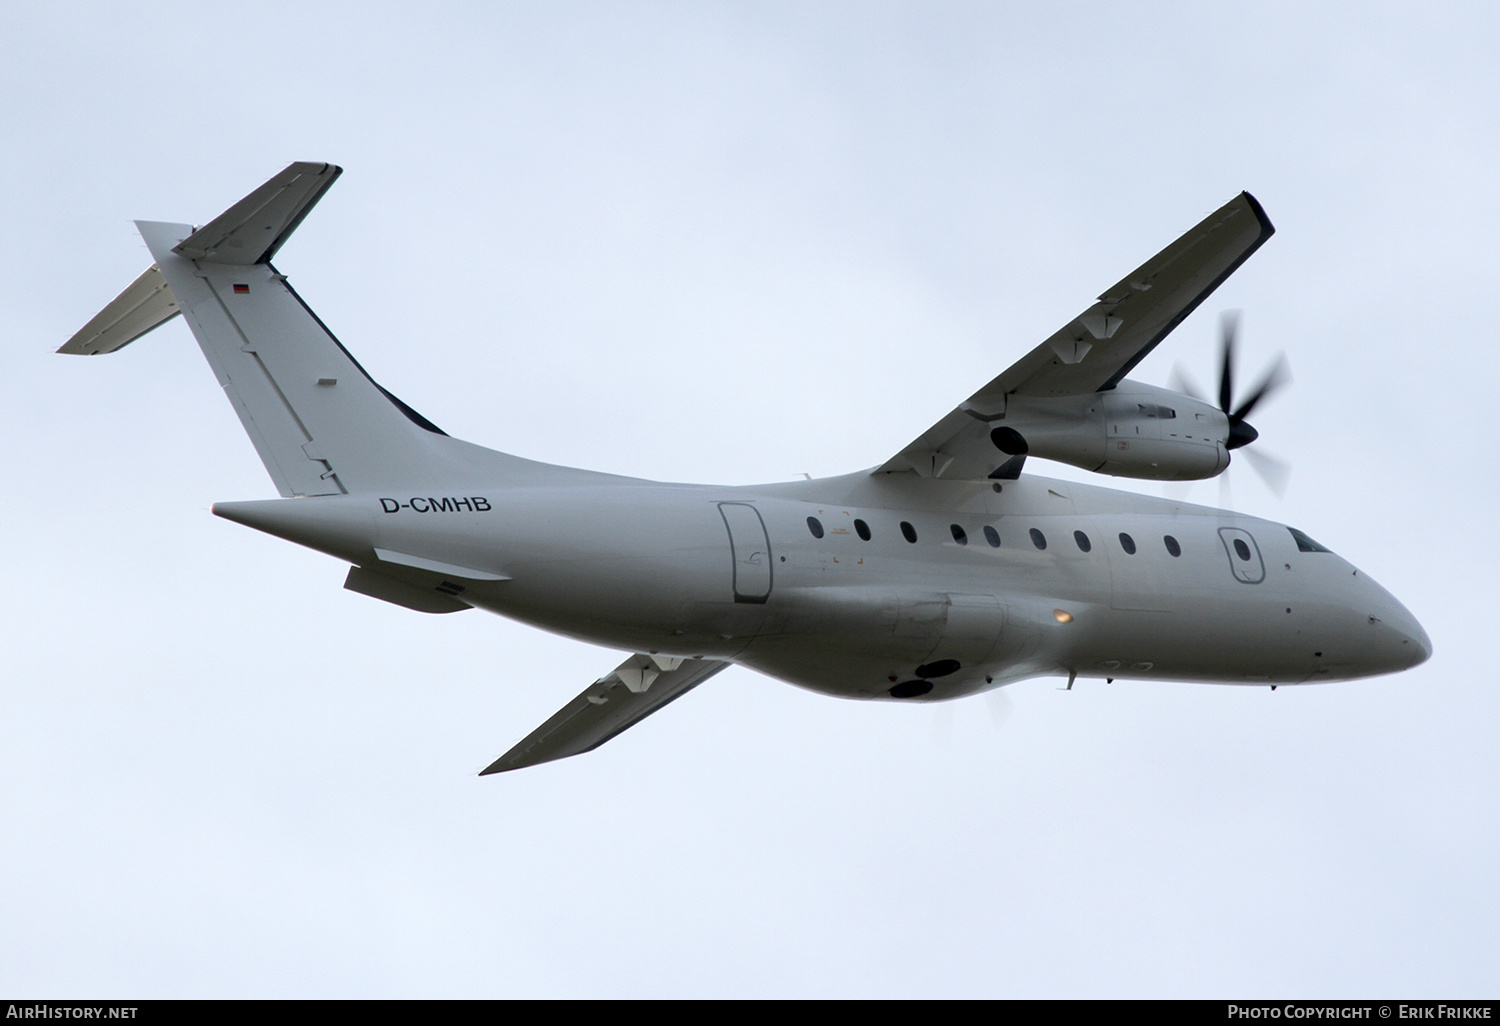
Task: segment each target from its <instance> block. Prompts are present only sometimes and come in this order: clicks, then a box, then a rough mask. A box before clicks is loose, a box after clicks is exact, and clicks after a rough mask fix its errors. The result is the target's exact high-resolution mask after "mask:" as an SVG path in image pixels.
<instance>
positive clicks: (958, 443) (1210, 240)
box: [875, 192, 1276, 478]
mask: <svg viewBox="0 0 1500 1026" xmlns="http://www.w3.org/2000/svg"><path fill="white" fill-rule="evenodd" d="M1275 231H1276V229H1275V228H1274V227H1273V226H1272V224H1271V221H1270V219H1269V218H1267V217H1266V212H1265V211H1264V210H1263V209H1262V208H1261V205H1260V204H1259V203H1257V202H1256V200H1255V197H1253V196H1251V195H1250V194H1249V193H1248V192H1242V193H1240V194H1239V195H1238V196H1236V197H1235V198H1234V199H1232V200H1230V201H1229V202H1228V203H1226V204H1224V206H1222V207H1220V208H1219V209H1218V210H1216V211H1214V212H1213V213H1212V214H1210V215H1209V216H1208V217H1205V218H1204V219H1203V220H1202V221H1200V222H1199V223H1198V224H1197V225H1196V226H1195V227H1194V228H1192V229H1191V230H1189V231H1188V232H1186V233H1185V234H1183V235H1182V236H1181V237H1180V238H1178V239H1177V241H1176V242H1173V243H1172V244H1171V245H1170V246H1168V247H1167V248H1166V249H1164V250H1162V251H1161V252H1160V253H1158V254H1156V256H1154V257H1152V258H1151V259H1150V260H1147V261H1146V262H1145V263H1144V264H1142V265H1141V266H1140V267H1138V268H1136V269H1135V270H1134V271H1132V272H1131V273H1130V274H1129V275H1127V276H1126V277H1124V278H1122V279H1121V280H1120V281H1119V282H1118V283H1116V284H1115V285H1114V286H1113V287H1111V288H1109V289H1106V290H1105V291H1104V292H1103V293H1102V294H1101V295H1100V296H1099V299H1098V301H1097V302H1096V303H1094V305H1093V306H1091V307H1089V308H1088V309H1087V310H1085V311H1084V312H1083V313H1081V314H1079V315H1078V316H1077V317H1075V318H1073V319H1072V320H1071V321H1069V322H1068V323H1067V324H1065V325H1064V326H1063V327H1062V328H1061V329H1059V330H1058V331H1056V332H1054V333H1053V335H1052V336H1051V337H1050V338H1048V339H1047V340H1046V341H1045V342H1043V343H1042V344H1041V345H1039V346H1037V347H1036V348H1035V349H1033V350H1032V351H1031V352H1029V353H1027V354H1026V355H1025V356H1023V357H1022V358H1021V359H1020V360H1018V361H1016V362H1015V363H1014V364H1012V365H1011V366H1010V367H1009V368H1007V369H1006V370H1004V371H1002V372H1001V374H1000V375H999V376H998V377H997V378H995V379H994V380H993V381H991V382H990V383H989V384H987V385H985V386H984V387H983V388H981V389H980V390H979V391H977V392H975V393H974V394H973V395H971V396H970V397H969V398H968V399H967V400H966V401H965V402H963V403H962V404H960V405H959V407H958V408H957V409H955V410H953V411H952V412H951V413H949V414H948V415H947V416H946V417H944V418H943V419H942V420H940V421H938V422H937V423H936V424H934V425H933V426H932V427H931V428H929V429H928V430H927V431H925V432H923V434H922V436H921V437H920V438H917V439H916V440H915V441H913V442H912V443H911V444H910V445H908V446H907V447H906V448H905V449H902V450H901V451H900V452H899V453H897V454H896V455H895V456H893V457H891V458H890V459H889V460H887V461H886V462H885V463H883V464H881V466H879V467H878V468H876V470H875V473H877V474H881V473H885V474H890V473H901V472H907V473H916V474H918V475H920V476H922V477H940V476H946V477H950V478H983V477H987V476H989V475H990V474H991V473H992V472H994V470H995V468H996V467H997V466H998V465H999V464H1001V463H1003V462H1005V460H1004V457H1003V455H1002V454H1001V453H998V452H997V451H996V449H995V446H994V445H993V444H992V443H991V442H990V438H989V433H990V428H991V426H992V422H994V421H996V420H999V419H1001V418H1002V417H1003V416H1004V414H1005V405H1006V401H1007V397H1008V396H1011V395H1023V396H1038V397H1056V396H1072V395H1087V394H1089V393H1092V392H1103V391H1108V390H1109V389H1112V388H1114V387H1115V386H1116V385H1117V384H1119V383H1120V381H1121V380H1122V379H1123V378H1124V377H1125V375H1126V374H1129V373H1130V371H1131V370H1132V369H1133V368H1134V367H1135V365H1136V364H1138V363H1140V362H1141V360H1143V359H1145V357H1146V355H1147V354H1148V353H1150V352H1151V350H1153V349H1155V348H1156V346H1157V344H1158V343H1160V342H1161V340H1162V339H1164V338H1166V337H1167V335H1168V334H1169V333H1170V332H1171V331H1172V329H1173V328H1175V327H1177V325H1178V324H1181V323H1182V321H1183V319H1184V318H1185V317H1187V315H1188V314H1190V313H1192V312H1193V311H1194V310H1195V309H1197V307H1198V305H1199V304H1200V303H1202V302H1203V301H1204V300H1205V299H1207V298H1208V297H1209V296H1210V295H1212V294H1213V291H1214V290H1215V289H1217V288H1218V287H1219V286H1220V285H1221V284H1223V282H1224V280H1225V279H1226V278H1228V277H1229V276H1230V275H1231V274H1233V273H1234V272H1235V270H1236V269H1237V268H1238V267H1239V266H1240V264H1242V263H1244V262H1245V261H1246V260H1247V259H1249V257H1250V254H1252V253H1254V252H1255V251H1256V250H1257V249H1259V248H1260V247H1261V244H1262V243H1264V242H1265V241H1266V240H1267V239H1269V238H1270V237H1271V235H1272V234H1273V233H1274V232H1275Z"/></svg>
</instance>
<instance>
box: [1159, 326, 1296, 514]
mask: <svg viewBox="0 0 1500 1026" xmlns="http://www.w3.org/2000/svg"><path fill="white" fill-rule="evenodd" d="M1239 327H1240V315H1239V311H1237V310H1230V311H1226V312H1225V313H1224V316H1223V318H1222V320H1221V321H1220V327H1219V351H1220V357H1221V359H1220V370H1219V409H1220V410H1222V411H1223V413H1224V416H1225V417H1227V418H1228V419H1229V437H1228V438H1227V439H1225V441H1224V448H1226V449H1231V450H1233V449H1242V448H1244V447H1245V446H1247V445H1249V444H1250V443H1251V442H1253V441H1255V440H1256V439H1257V438H1259V437H1260V432H1259V431H1257V430H1255V427H1254V426H1253V425H1252V424H1251V423H1250V421H1249V419H1248V418H1249V416H1250V414H1251V413H1253V412H1254V410H1255V408H1256V407H1257V406H1259V405H1260V404H1261V403H1262V402H1264V401H1265V400H1266V399H1268V398H1270V397H1271V396H1272V395H1275V394H1276V393H1277V392H1279V391H1280V390H1281V389H1282V388H1284V387H1285V386H1287V385H1288V384H1290V383H1291V380H1292V375H1291V370H1290V368H1289V367H1288V366H1287V362H1286V354H1285V353H1282V354H1280V355H1278V356H1277V357H1276V360H1275V362H1273V363H1272V364H1271V366H1270V367H1269V368H1268V369H1267V370H1266V373H1265V374H1264V375H1263V376H1262V377H1261V379H1260V382H1259V383H1258V384H1257V385H1256V386H1255V389H1254V390H1253V391H1252V392H1251V393H1250V395H1249V396H1247V397H1246V398H1245V400H1244V401H1243V402H1241V403H1240V404H1239V405H1238V406H1235V405H1234V347H1235V340H1236V337H1237V336H1238V334H1239ZM1172 387H1173V388H1175V389H1176V390H1178V391H1180V392H1183V393H1184V394H1186V395H1190V396H1192V397H1193V398H1194V399H1198V400H1200V401H1202V400H1203V397H1202V396H1201V395H1200V394H1199V393H1198V390H1197V389H1196V388H1194V387H1193V385H1192V383H1191V382H1190V381H1189V380H1188V378H1187V377H1186V375H1184V374H1183V373H1182V371H1181V370H1175V371H1174V381H1173V383H1172ZM1245 455H1246V456H1247V457H1249V458H1250V465H1251V466H1253V467H1254V468H1255V471H1256V473H1258V474H1259V475H1260V477H1261V479H1262V480H1263V481H1265V482H1266V484H1267V485H1269V486H1270V488H1271V490H1272V491H1274V492H1275V493H1276V494H1278V495H1280V494H1281V493H1282V491H1283V490H1284V489H1285V488H1286V481H1287V477H1288V476H1289V475H1290V474H1291V468H1290V467H1288V466H1287V465H1286V464H1285V463H1283V462H1282V461H1281V460H1278V459H1276V458H1275V457H1274V456H1270V455H1267V454H1266V453H1263V452H1255V451H1250V450H1246V452H1245Z"/></svg>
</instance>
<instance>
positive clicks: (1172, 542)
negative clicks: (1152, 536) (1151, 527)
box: [1162, 534, 1182, 559]
mask: <svg viewBox="0 0 1500 1026" xmlns="http://www.w3.org/2000/svg"><path fill="white" fill-rule="evenodd" d="M1162 543H1163V544H1164V545H1166V547H1167V551H1168V552H1170V553H1171V554H1172V556H1173V558H1174V559H1175V558H1176V557H1177V556H1180V555H1182V546H1181V545H1178V544H1177V539H1176V538H1173V537H1172V536H1171V535H1170V534H1169V535H1166V536H1164V537H1163V538H1162Z"/></svg>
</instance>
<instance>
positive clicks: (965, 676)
mask: <svg viewBox="0 0 1500 1026" xmlns="http://www.w3.org/2000/svg"><path fill="white" fill-rule="evenodd" d="M574 473H575V474H576V473H577V472H574ZM998 484H999V487H996V483H991V482H972V481H971V482H962V481H953V482H942V481H932V480H915V479H912V478H911V477H910V476H904V475H881V474H877V475H870V474H868V473H864V474H853V475H848V476H845V477H841V478H831V479H825V480H820V481H803V482H790V483H786V484H776V485H766V486H758V487H742V488H736V487H715V486H708V485H675V484H656V483H651V482H645V481H636V480H632V479H626V478H614V477H609V476H606V475H599V476H598V477H597V478H593V479H589V478H581V479H580V478H576V477H570V478H568V479H567V480H566V481H565V482H564V483H557V484H543V483H537V484H535V485H531V486H523V487H505V488H497V487H488V486H484V485H475V486H473V487H470V488H451V487H450V488H448V489H445V490H443V492H442V494H430V495H429V494H423V495H386V496H375V495H348V496H338V497H316V498H296V499H281V500H270V501H264V502H247V503H230V504H222V503H221V504H218V505H216V506H215V512H216V513H218V514H219V515H221V516H225V517H228V518H229V519H233V520H237V521H240V522H243V523H246V524H248V525H250V526H253V527H257V528H259V529H261V530H265V531H267V532H269V533H272V534H276V535H278V536H281V537H285V538H288V539H290V540H293V541H298V542H300V543H302V544H306V545H310V546H312V547H314V548H318V549H320V550H322V551H325V552H328V553H329V554H331V555H335V556H338V557H339V558H342V559H347V560H349V561H350V562H352V563H355V564H356V565H360V566H371V567H378V569H379V572H380V573H382V574H383V575H387V576H391V577H400V576H402V575H403V574H405V575H406V576H407V578H408V579H409V580H410V581H411V582H412V584H413V585H414V586H417V587H426V588H431V587H432V586H433V582H434V581H435V580H436V581H438V584H437V587H438V588H439V589H440V590H445V591H447V592H448V593H450V594H452V595H453V596H455V598H456V600H458V601H461V602H462V603H463V604H466V605H470V606H474V607H478V608H483V609H488V610H490V611H492V612H495V613H500V614H502V615H505V616H508V617H511V618H514V619H517V620H520V621H524V622H527V623H530V624H534V625H536V626H538V627H542V628H545V629H547V630H550V631H554V632H557V633H560V634H564V635H568V636H570V637H574V638H578V639H580V640H585V641H589V642H593V643H596V644H601V645H607V646H610V647H614V648H621V649H629V650H632V651H638V652H650V653H661V654H664V655H671V656H685V657H706V658H718V659H730V660H733V661H735V662H738V663H742V664H745V665H748V666H751V667H754V668H755V669H758V670H760V671H762V672H764V673H767V674H769V675H771V676H774V677H778V678H780V679H782V680H785V681H788V682H789V683H793V684H797V685H800V686H802V687H806V688H810V689H813V690H816V691H821V692H825V693H828V694H832V695H838V696H841V697H851V698H891V697H905V698H919V699H928V700H932V699H945V698H955V697H960V696H962V695H967V694H973V693H976V692H979V691H983V690H986V689H988V688H991V687H996V686H999V685H1002V684H1005V683H1009V682H1011V681H1015V680H1019V679H1022V678H1025V677H1031V676H1037V675H1046V674H1073V673H1076V674H1077V675H1078V676H1082V677H1105V678H1126V679H1130V678H1135V679H1157V680H1164V679H1170V680H1190V681H1209V682H1219V683H1233V684H1260V685H1267V684H1296V683H1304V682H1317V681H1329V680H1342V679H1349V678H1355V677H1365V676H1370V675H1373V674H1380V673H1390V672H1395V671H1398V670H1402V669H1406V668H1407V667H1409V666H1412V665H1415V664H1416V663H1418V662H1421V661H1422V660H1423V659H1425V658H1426V657H1427V655H1428V653H1429V652H1430V645H1429V643H1428V640H1427V638H1426V635H1425V634H1424V633H1423V632H1422V628H1421V627H1420V625H1419V624H1418V623H1417V621H1416V620H1415V618H1413V617H1412V616H1411V614H1410V613H1408V612H1407V611H1406V610H1405V609H1404V608H1403V607H1402V606H1401V604H1400V603H1399V602H1398V601H1397V600H1396V599H1395V598H1394V597H1392V596H1391V595H1390V594H1389V593H1388V592H1386V591H1385V590H1384V589H1383V588H1381V587H1380V586H1379V585H1378V584H1376V583H1375V582H1374V581H1373V580H1371V579H1370V578H1369V577H1367V576H1366V575H1364V574H1363V573H1361V572H1360V571H1359V570H1358V569H1356V568H1355V567H1353V566H1352V565H1351V564H1349V563H1348V562H1347V561H1346V560H1344V559H1342V558H1341V557H1339V556H1337V555H1336V554H1334V553H1332V552H1328V551H1326V550H1318V549H1315V548H1314V549H1311V550H1309V545H1308V544H1306V543H1304V544H1299V541H1298V538H1297V537H1296V536H1295V535H1294V534H1293V532H1292V531H1291V530H1290V529H1288V528H1287V527H1285V526H1282V525H1280V524H1276V523H1273V522H1271V521H1266V520H1260V519H1256V518H1253V517H1246V516H1242V515H1239V514H1235V513H1232V512H1228V511H1223V510H1214V509H1209V508H1205V507H1201V506H1193V505H1188V504H1184V503H1178V502H1172V501H1168V500H1164V499H1156V498H1151V497H1147V496H1141V495H1136V494H1133V493H1128V492H1121V491H1117V490H1114V489H1106V488H1099V487H1094V486H1089V485H1081V484H1075V483H1071V482H1060V481H1051V480H1048V479H1046V478H1041V477H1034V476H1031V475H1027V476H1026V477H1024V478H1022V479H1020V480H1015V481H1005V482H1001V483H998ZM866 535H868V537H866ZM910 539H914V540H910ZM1304 539H1305V536H1304ZM1305 542H1310V539H1305ZM1132 550H1133V551H1132ZM393 560H395V561H396V562H392V561H393ZM403 563H410V564H417V565H414V566H406V565H403ZM433 567H436V568H437V570H436V571H434V570H433V569H431V568H433ZM444 567H452V568H454V569H455V571H457V570H464V571H467V573H466V574H465V575H464V580H463V582H462V583H459V582H457V581H453V582H449V583H448V587H447V588H446V589H444V585H443V583H442V581H441V580H440V578H442V576H443V575H442V572H441V571H442V568H444ZM434 574H436V576H434ZM453 576H455V577H456V576H458V575H457V574H456V573H455V574H454V575H453ZM483 576H490V577H494V578H497V579H495V580H488V581H485V580H475V579H474V578H476V577H483ZM893 691H894V694H893Z"/></svg>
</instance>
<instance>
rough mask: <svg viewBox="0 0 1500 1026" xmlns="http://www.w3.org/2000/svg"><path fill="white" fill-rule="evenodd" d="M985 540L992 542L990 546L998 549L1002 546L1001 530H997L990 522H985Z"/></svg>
mask: <svg viewBox="0 0 1500 1026" xmlns="http://www.w3.org/2000/svg"><path fill="white" fill-rule="evenodd" d="M984 540H985V541H987V542H989V543H990V548H992V549H998V548H999V547H1000V532H999V531H997V530H995V529H994V528H993V527H991V526H990V525H989V524H985V525H984Z"/></svg>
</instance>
